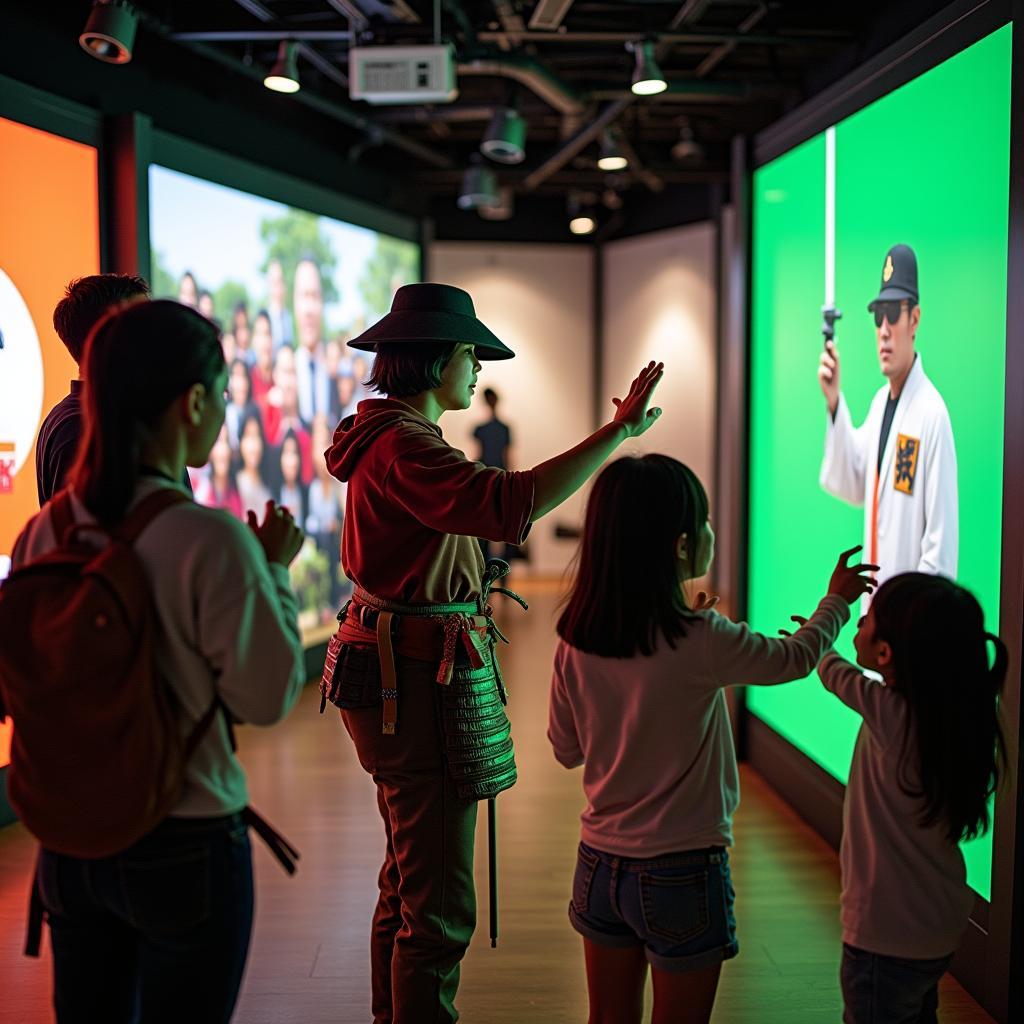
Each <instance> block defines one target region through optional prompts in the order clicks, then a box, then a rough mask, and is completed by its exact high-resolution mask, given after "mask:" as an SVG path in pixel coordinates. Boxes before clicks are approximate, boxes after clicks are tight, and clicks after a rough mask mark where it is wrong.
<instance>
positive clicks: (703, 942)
mask: <svg viewBox="0 0 1024 1024" xmlns="http://www.w3.org/2000/svg"><path fill="white" fill-rule="evenodd" d="M735 898H736V894H735V892H734V891H733V887H732V881H731V879H730V878H729V854H728V852H727V851H726V850H725V848H724V847H720V846H714V847H709V848H708V849H706V850H688V851H686V852H683V853H669V854H666V855H665V856H663V857H654V858H651V859H649V860H640V859H637V858H633V857H616V856H614V855H613V854H610V853H605V852H604V851H602V850H595V849H594V848H593V847H591V846H588V845H587V844H586V843H580V847H579V853H578V855H577V860H576V874H575V876H574V877H573V883H572V902H571V903H570V904H569V920H570V921H571V922H572V926H573V927H574V928H575V929H576V931H578V932H579V933H580V934H581V935H582V936H584V938H587V939H590V940H591V941H592V942H596V943H597V944H598V945H601V946H612V947H619V948H625V947H630V946H643V947H645V949H646V955H647V960H648V962H649V963H650V964H651V965H652V966H653V967H657V968H658V969H659V970H662V971H671V972H674V973H684V972H687V971H700V970H703V969H705V968H707V967H713V966H714V965H715V964H720V963H721V962H722V961H723V960H728V959H730V958H731V957H734V956H736V954H737V953H738V952H739V943H737V941H736V918H735V916H734V915H733V901H734V900H735Z"/></svg>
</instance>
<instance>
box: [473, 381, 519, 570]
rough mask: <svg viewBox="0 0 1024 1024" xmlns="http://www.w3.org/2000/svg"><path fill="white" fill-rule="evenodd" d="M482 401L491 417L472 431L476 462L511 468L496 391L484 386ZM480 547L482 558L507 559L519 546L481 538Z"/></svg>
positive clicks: (509, 441) (506, 430)
mask: <svg viewBox="0 0 1024 1024" xmlns="http://www.w3.org/2000/svg"><path fill="white" fill-rule="evenodd" d="M484 401H485V402H486V403H487V407H488V408H489V409H490V410H491V418H490V419H489V420H487V421H486V422H484V423H481V424H480V425H479V426H478V427H477V428H476V429H475V430H474V431H473V437H474V438H476V441H477V443H478V444H479V445H480V451H479V454H478V455H477V462H482V463H483V464H484V465H485V466H491V467H493V468H494V469H505V470H507V469H511V468H512V467H511V466H510V464H509V449H510V448H511V446H512V431H511V430H509V428H508V425H507V424H505V423H503V422H502V421H501V420H500V419H498V393H497V392H496V391H495V390H494V388H484ZM480 548H481V550H482V551H483V553H484V558H491V557H503V558H505V560H506V561H509V560H511V558H514V557H518V554H519V548H517V547H516V546H514V545H512V544H502V545H498V544H495V543H493V542H491V541H486V540H484V539H483V538H481V540H480Z"/></svg>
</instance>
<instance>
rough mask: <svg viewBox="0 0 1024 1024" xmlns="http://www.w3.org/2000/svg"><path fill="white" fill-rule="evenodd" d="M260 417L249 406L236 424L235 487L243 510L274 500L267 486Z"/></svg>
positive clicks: (263, 435)
mask: <svg viewBox="0 0 1024 1024" xmlns="http://www.w3.org/2000/svg"><path fill="white" fill-rule="evenodd" d="M268 455H269V453H268V451H267V438H266V435H265V434H264V432H263V420H262V419H261V418H260V414H259V412H258V410H256V409H249V410H248V412H246V414H245V415H244V416H243V417H242V419H241V421H240V423H239V426H238V472H237V473H236V474H235V486H236V487H237V489H238V495H239V499H240V500H241V503H242V508H243V510H246V511H247V510H249V509H258V508H262V507H263V506H264V505H265V504H266V503H267V502H268V501H272V500H273V495H271V493H270V488H269V487H268V486H267V480H268V477H269V473H268V472H267V465H268V463H269V461H270V460H269V457H268Z"/></svg>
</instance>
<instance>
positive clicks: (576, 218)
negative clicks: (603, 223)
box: [568, 193, 597, 235]
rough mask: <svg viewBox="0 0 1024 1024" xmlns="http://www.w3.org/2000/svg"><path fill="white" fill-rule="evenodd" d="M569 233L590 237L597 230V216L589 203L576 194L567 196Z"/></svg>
mask: <svg viewBox="0 0 1024 1024" xmlns="http://www.w3.org/2000/svg"><path fill="white" fill-rule="evenodd" d="M568 205H569V231H570V232H572V234H574V235H592V234H593V233H594V232H595V231H596V230H597V216H596V213H595V211H594V209H593V207H592V205H591V204H589V203H584V202H583V200H582V198H581V197H580V195H579V194H578V193H570V195H569V204H568Z"/></svg>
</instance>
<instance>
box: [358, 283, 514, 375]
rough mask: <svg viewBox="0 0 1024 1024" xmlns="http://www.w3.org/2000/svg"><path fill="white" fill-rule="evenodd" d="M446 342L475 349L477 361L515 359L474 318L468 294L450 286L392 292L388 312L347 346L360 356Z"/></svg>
mask: <svg viewBox="0 0 1024 1024" xmlns="http://www.w3.org/2000/svg"><path fill="white" fill-rule="evenodd" d="M416 342H420V343H422V342H448V343H450V344H464V345H475V346H476V357H477V359H511V358H512V357H513V356H515V352H513V351H512V349H510V348H509V347H508V346H507V345H506V344H505V343H504V342H503V341H501V340H500V339H499V338H498V336H497V335H496V334H494V332H493V331H491V330H490V329H489V328H488V327H485V326H484V325H483V324H482V323H481V322H480V321H479V320H478V319H477V318H476V310H475V309H474V308H473V300H472V298H470V295H469V292H465V291H463V290H462V289H461V288H456V287H455V286H454V285H450V284H407V285H403V286H402V287H401V288H399V289H398V291H397V292H395V297H394V300H393V301H392V303H391V312H390V313H387V314H386V315H385V316H383V317H382V318H381V319H380V320H379V321H378V322H377V323H375V324H374V325H373V326H372V327H371V328H369V329H368V330H365V331H363V333H362V334H360V335H359V337H358V338H353V339H352V340H351V341H350V342H349V343H348V344H349V347H350V348H357V349H360V350H362V351H363V352H374V351H376V349H377V346H378V345H381V344H386V345H391V344H396V343H408V344H415V343H416Z"/></svg>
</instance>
